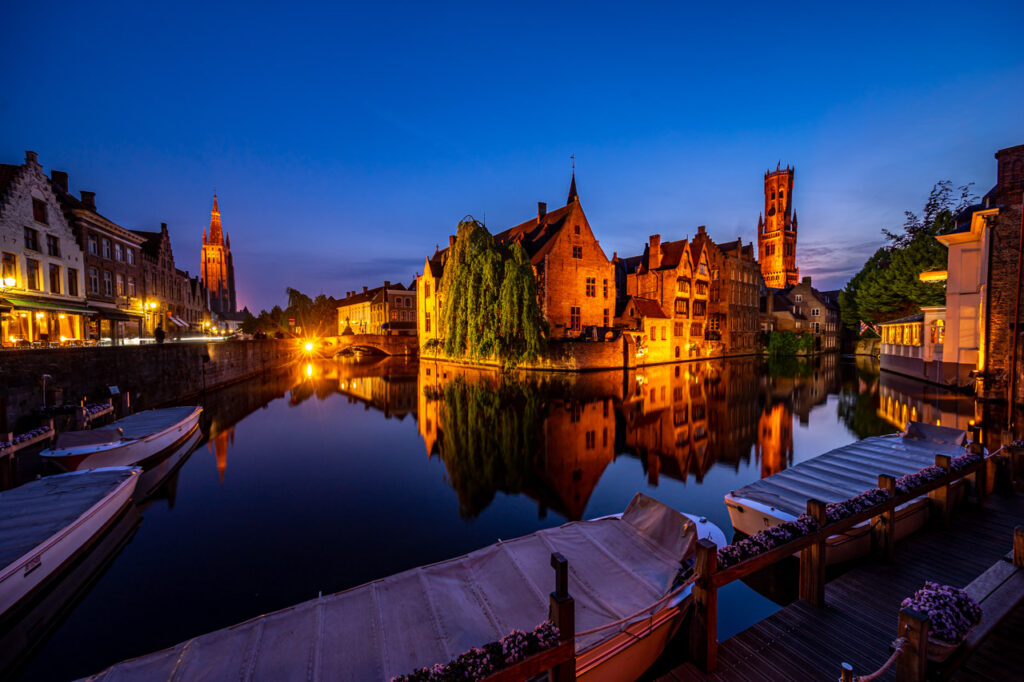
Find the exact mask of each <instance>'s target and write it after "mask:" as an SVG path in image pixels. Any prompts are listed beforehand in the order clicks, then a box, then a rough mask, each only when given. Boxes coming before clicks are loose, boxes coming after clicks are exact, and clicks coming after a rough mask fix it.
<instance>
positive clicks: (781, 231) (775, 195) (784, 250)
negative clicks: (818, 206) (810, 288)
mask: <svg viewBox="0 0 1024 682" xmlns="http://www.w3.org/2000/svg"><path fill="white" fill-rule="evenodd" d="M780 165H781V163H780V164H779V165H777V166H776V167H775V170H774V171H768V172H766V173H765V174H764V213H763V214H762V215H761V216H760V217H758V219H757V253H758V258H759V259H760V261H761V275H762V276H763V277H764V283H765V284H766V285H767V286H769V287H772V288H776V289H781V288H784V287H787V286H789V285H791V284H799V283H800V269H799V268H797V267H796V212H795V211H794V210H793V172H794V169H792V168H790V167H789V166H786V168H785V169H782V168H780V167H779V166H780Z"/></svg>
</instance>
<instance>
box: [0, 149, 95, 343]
mask: <svg viewBox="0 0 1024 682" xmlns="http://www.w3.org/2000/svg"><path fill="white" fill-rule="evenodd" d="M0 248H2V252H0V256H2V266H3V267H2V273H0V321H2V332H3V338H2V339H0V343H2V344H3V345H5V346H12V345H25V346H28V345H33V344H34V345H41V344H50V343H58V342H61V343H63V342H64V341H68V340H70V341H79V340H81V339H83V338H84V334H85V322H86V320H87V319H88V317H89V316H90V315H91V314H92V311H90V309H89V308H87V307H86V306H85V281H84V279H83V275H84V273H83V267H84V257H83V254H82V250H81V249H80V248H79V246H78V243H77V242H76V241H75V235H74V233H73V232H72V230H71V227H70V226H69V225H68V223H67V220H66V219H65V217H64V214H63V212H62V211H61V205H60V203H59V202H58V200H57V196H56V195H55V193H54V188H53V186H52V185H51V184H50V181H49V179H48V178H47V177H46V176H45V175H44V174H43V169H42V166H40V165H39V161H38V158H37V156H36V153H35V152H25V163H24V164H23V165H21V166H12V165H8V164H0Z"/></svg>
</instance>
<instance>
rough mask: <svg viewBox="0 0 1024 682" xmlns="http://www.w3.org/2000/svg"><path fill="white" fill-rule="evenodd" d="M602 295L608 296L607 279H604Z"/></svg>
mask: <svg viewBox="0 0 1024 682" xmlns="http://www.w3.org/2000/svg"><path fill="white" fill-rule="evenodd" d="M604 297H605V298H608V280H604Z"/></svg>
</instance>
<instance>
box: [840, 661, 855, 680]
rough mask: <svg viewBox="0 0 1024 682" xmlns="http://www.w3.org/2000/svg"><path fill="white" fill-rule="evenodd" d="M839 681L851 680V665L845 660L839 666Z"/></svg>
mask: <svg viewBox="0 0 1024 682" xmlns="http://www.w3.org/2000/svg"><path fill="white" fill-rule="evenodd" d="M839 670H840V673H839V682H853V666H852V665H850V664H849V663H846V662H845V661H844V662H843V663H842V664H840V666H839Z"/></svg>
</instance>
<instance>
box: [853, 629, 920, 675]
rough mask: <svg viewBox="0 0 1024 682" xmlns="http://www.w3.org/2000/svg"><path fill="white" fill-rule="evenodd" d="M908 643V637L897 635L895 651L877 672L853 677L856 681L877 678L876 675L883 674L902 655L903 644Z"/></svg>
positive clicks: (894, 645) (894, 642) (894, 643)
mask: <svg viewBox="0 0 1024 682" xmlns="http://www.w3.org/2000/svg"><path fill="white" fill-rule="evenodd" d="M906 643H907V638H906V637H897V638H896V639H895V640H894V641H893V643H892V646H893V652H892V655H891V656H889V660H887V661H886V662H885V663H884V664H883V665H882V667H881V668H879V669H878V670H876V671H875V672H873V673H871V674H870V675H857V676H856V677H854V678H853V680H854V682H871V680H873V679H875V678H876V677H879V676H881V675H882V673H884V672H885V671H886V670H888V669H889V668H890V666H892V664H893V663H895V662H896V659H897V658H899V657H900V654H902V653H903V646H904V645H905V644H906Z"/></svg>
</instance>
